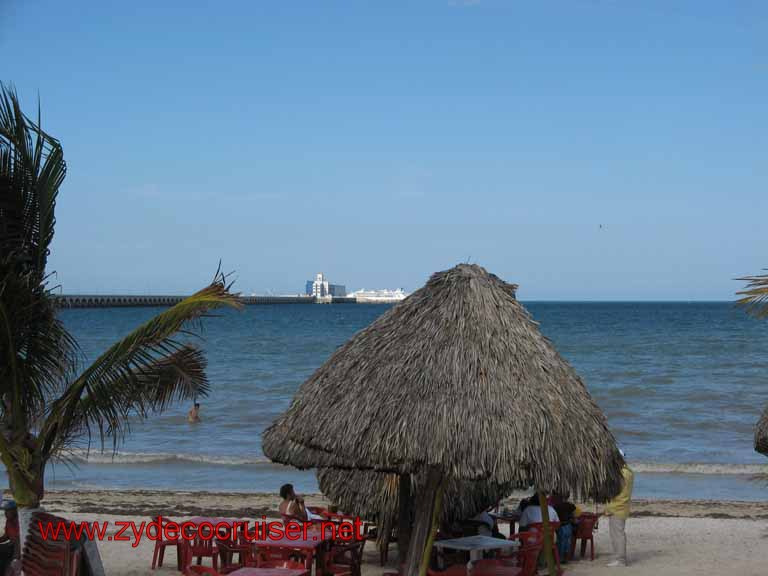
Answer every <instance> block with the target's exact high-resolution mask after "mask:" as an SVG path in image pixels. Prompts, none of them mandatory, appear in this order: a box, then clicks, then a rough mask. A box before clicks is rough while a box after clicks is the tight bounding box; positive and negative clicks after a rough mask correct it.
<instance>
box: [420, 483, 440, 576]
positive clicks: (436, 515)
mask: <svg viewBox="0 0 768 576" xmlns="http://www.w3.org/2000/svg"><path fill="white" fill-rule="evenodd" d="M442 504H443V483H442V482H440V484H439V485H438V487H437V494H436V495H435V504H434V506H432V529H431V530H430V531H429V537H428V538H427V544H426V546H424V557H423V558H422V559H421V568H419V576H427V569H428V568H429V559H430V558H431V557H432V545H433V544H434V543H435V536H437V529H438V527H439V524H440V512H441V511H442Z"/></svg>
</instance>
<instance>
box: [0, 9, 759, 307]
mask: <svg viewBox="0 0 768 576" xmlns="http://www.w3.org/2000/svg"><path fill="white" fill-rule="evenodd" d="M0 50H2V54H4V55H5V57H4V58H3V62H2V65H0V78H2V79H3V80H5V81H10V82H13V83H14V84H15V86H16V87H17V89H18V90H19V92H20V95H21V96H22V99H23V102H24V103H25V105H26V107H27V108H28V109H29V110H30V111H33V110H35V109H36V105H37V95H38V93H39V94H40V98H41V100H42V108H43V114H44V116H43V121H44V127H45V128H47V129H48V131H49V132H51V133H52V134H54V135H56V136H57V137H59V138H60V139H61V141H62V143H63V145H64V150H65V156H66V158H67V161H68V163H69V174H68V177H67V180H66V183H65V185H64V187H63V189H62V191H61V196H60V202H59V206H58V227H57V235H56V239H55V243H54V247H53V254H52V257H51V260H50V263H51V268H52V269H54V270H56V271H57V273H58V281H59V282H60V283H61V284H62V285H63V287H64V291H66V292H83V291H88V292H117V291H120V292H150V293H162V292H185V291H190V290H193V289H195V288H198V287H200V286H202V285H203V284H205V283H206V282H207V281H208V280H209V278H210V277H211V276H212V274H213V272H214V271H215V269H216V266H217V263H218V261H219V259H222V260H223V266H224V268H225V269H227V270H234V271H236V275H237V278H238V281H237V284H236V286H237V287H238V288H239V289H240V290H242V291H244V292H246V293H250V292H252V291H256V292H265V291H267V290H272V291H274V292H277V293H286V292H297V291H299V290H301V289H302V288H303V285H304V281H305V280H306V279H308V278H310V277H311V276H312V274H314V273H315V272H317V271H321V270H322V271H324V272H325V273H326V275H327V276H329V277H330V279H331V281H335V282H339V283H344V284H346V285H347V286H348V288H350V289H359V288H362V287H366V288H373V287H391V288H394V287H400V286H402V287H404V288H406V289H409V290H410V289H414V288H418V287H419V286H420V285H421V284H422V283H423V282H424V281H425V280H426V278H427V277H428V276H429V274H430V273H431V272H434V271H436V270H441V269H445V268H447V267H450V266H452V265H454V264H456V263H458V262H461V261H472V262H477V263H479V264H482V265H484V266H485V267H486V268H488V269H489V270H491V271H493V272H495V273H496V274H498V275H500V276H501V277H503V278H505V279H507V280H509V281H513V282H517V283H519V284H520V295H521V297H522V298H524V299H575V300H578V299H590V300H595V299H648V300H653V299H683V300H688V299H731V298H732V297H733V292H734V291H735V290H736V289H738V287H739V286H740V284H739V283H737V282H734V281H733V278H734V277H735V276H738V275H743V274H748V273H755V272H758V271H759V270H760V268H762V267H768V243H766V214H767V213H768V194H766V184H768V163H767V162H766V159H767V157H768V114H766V107H768V5H766V4H764V3H761V2H738V3H729V2H704V1H701V0H699V1H698V2H674V3H672V2H668V1H659V2H654V1H651V0H648V1H644V2H633V3H629V2H609V1H590V2H588V1H571V2H550V1H544V2H528V3H522V2H511V1H510V2H501V1H498V2H495V1H490V0H480V1H475V2H468V1H467V2H461V1H458V0H455V1H450V0H446V1H430V0H423V1H420V2H394V1H386V2H384V1H379V2H363V1H354V2H353V1H349V2H330V1H319V0H318V1H316V2H292V1H287V0H286V1H283V2H275V1H272V2H221V3H216V4H213V3H210V4H209V3H205V4H204V3H195V2H170V1H164V2H140V1H138V2H98V3H96V2H87V3H86V2H83V3H78V2H74V1H73V2H41V1H35V0H32V1H27V2H23V3H22V2H20V1H18V2H15V1H13V0H0ZM9 55H11V56H12V57H9ZM601 225H602V228H601V227H600V226H601Z"/></svg>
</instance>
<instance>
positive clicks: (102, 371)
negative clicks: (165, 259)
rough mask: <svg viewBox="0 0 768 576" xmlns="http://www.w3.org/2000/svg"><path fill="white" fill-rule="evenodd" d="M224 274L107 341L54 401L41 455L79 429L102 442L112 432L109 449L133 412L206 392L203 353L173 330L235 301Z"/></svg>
mask: <svg viewBox="0 0 768 576" xmlns="http://www.w3.org/2000/svg"><path fill="white" fill-rule="evenodd" d="M240 306H241V302H240V299H239V297H238V295H236V294H232V293H231V292H230V291H229V288H228V286H227V285H226V283H225V278H224V276H223V275H221V274H217V277H216V279H215V280H214V282H213V283H212V284H211V285H210V286H208V287H207V288H204V289H203V290H200V291H199V292H197V293H196V294H194V295H192V296H190V297H189V298H186V299H184V300H182V301H181V302H179V303H178V304H176V305H175V306H173V307H172V308H169V309H168V310H167V311H165V312H162V313H161V314H158V315H157V316H155V317H154V318H152V319H151V320H149V321H148V322H146V323H145V324H143V325H142V326H140V327H139V328H137V329H136V330H134V331H133V332H132V333H130V334H129V335H128V336H126V337H125V338H123V339H122V340H121V341H119V342H117V343H116V344H114V345H113V346H111V347H110V348H109V349H108V350H107V351H106V352H104V353H103V354H102V355H101V356H100V357H99V358H98V359H96V361H95V362H94V363H93V364H92V365H91V366H89V367H88V368H87V369H86V370H85V371H84V372H83V373H82V374H81V375H80V376H79V377H78V378H77V379H75V380H74V381H73V382H72V383H71V384H70V386H69V387H68V388H67V390H66V391H65V392H64V394H63V395H62V396H61V397H60V398H59V399H58V400H57V401H56V402H54V404H53V407H52V409H51V411H50V413H49V414H48V416H47V418H46V420H45V424H44V426H43V429H42V431H41V434H40V438H41V440H42V447H43V453H44V455H46V456H48V455H51V454H54V453H55V452H56V450H58V449H60V448H61V447H63V446H65V445H66V444H67V441H68V440H69V439H70V438H72V437H74V436H77V435H79V434H81V433H83V432H86V433H87V434H88V435H89V437H90V435H91V433H92V432H93V431H94V429H95V431H97V432H98V435H99V437H100V439H101V443H102V448H103V445H104V440H105V438H106V437H111V438H112V441H113V449H116V448H117V444H118V442H119V441H120V440H121V439H122V437H123V435H124V434H125V432H126V431H127V430H128V429H129V421H130V418H131V417H133V416H138V417H146V416H148V415H149V414H150V413H153V412H158V411H162V410H164V409H165V408H166V407H167V406H168V405H169V404H170V403H171V402H173V401H176V400H183V399H190V398H194V397H196V396H205V395H206V394H207V392H208V381H207V378H206V376H205V359H204V357H203V354H202V352H201V351H200V350H199V349H198V348H196V347H195V346H193V345H191V344H188V343H182V342H180V341H178V340H177V339H176V338H175V337H174V336H175V334H177V333H178V332H179V331H182V332H183V333H186V334H193V332H189V331H187V330H185V328H186V327H188V326H189V325H190V323H191V324H193V325H194V324H195V322H196V321H197V320H199V319H200V318H202V317H204V316H206V315H209V313H210V311H212V310H214V309H217V308H221V307H236V308H237V307H240Z"/></svg>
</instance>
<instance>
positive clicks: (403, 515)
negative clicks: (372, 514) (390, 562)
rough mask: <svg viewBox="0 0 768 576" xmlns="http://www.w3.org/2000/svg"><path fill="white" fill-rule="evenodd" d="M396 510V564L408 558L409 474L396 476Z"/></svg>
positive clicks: (410, 509) (409, 535)
mask: <svg viewBox="0 0 768 576" xmlns="http://www.w3.org/2000/svg"><path fill="white" fill-rule="evenodd" d="M397 483H398V487H397V490H398V512H397V560H398V566H399V565H401V564H405V562H406V560H407V559H408V548H409V547H410V543H411V511H412V510H413V498H412V497H411V475H410V474H400V475H399V476H398V482H397Z"/></svg>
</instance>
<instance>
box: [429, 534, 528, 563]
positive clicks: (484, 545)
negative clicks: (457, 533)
mask: <svg viewBox="0 0 768 576" xmlns="http://www.w3.org/2000/svg"><path fill="white" fill-rule="evenodd" d="M435 546H436V547H438V548H449V549H451V550H467V551H469V559H470V560H471V561H473V562H474V561H475V560H480V558H481V552H482V551H483V550H498V549H499V548H517V547H519V546H520V542H518V541H517V540H504V539H502V538H493V537H491V536H466V537H464V538H452V539H451V540H437V541H436V542H435Z"/></svg>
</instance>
